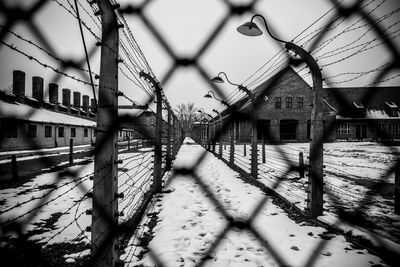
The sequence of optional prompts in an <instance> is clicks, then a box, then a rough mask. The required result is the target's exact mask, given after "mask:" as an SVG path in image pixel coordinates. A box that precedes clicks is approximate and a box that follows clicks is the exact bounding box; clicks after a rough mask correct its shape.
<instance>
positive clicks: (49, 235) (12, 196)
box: [0, 148, 153, 263]
mask: <svg viewBox="0 0 400 267" xmlns="http://www.w3.org/2000/svg"><path fill="white" fill-rule="evenodd" d="M152 156H153V152H152V150H151V149H149V148H142V149H140V151H138V152H129V153H124V154H119V156H118V158H119V159H122V160H123V163H122V164H120V165H119V166H118V167H119V168H118V192H119V193H123V194H124V198H122V199H119V206H118V208H119V211H122V212H123V216H121V217H120V221H121V222H123V221H124V220H126V219H127V218H129V217H130V216H132V214H133V213H135V211H136V209H137V207H138V205H139V204H140V202H141V200H142V198H143V195H144V194H145V193H146V192H148V191H149V190H150V188H151V184H152V182H151V175H152V171H151V168H152V166H153V163H152ZM65 171H67V172H70V173H71V174H72V175H64V174H63V173H65ZM93 172H94V163H93V162H90V163H88V164H85V165H76V166H72V167H69V168H67V169H65V170H63V171H59V172H49V173H44V174H41V175H38V176H36V177H34V178H32V179H31V180H30V181H28V182H26V183H24V184H23V185H22V186H19V187H17V188H7V189H1V190H0V203H1V209H0V223H6V222H8V223H10V222H17V223H19V224H21V225H22V226H23V227H22V231H23V233H28V235H29V239H30V240H33V241H36V242H37V243H40V245H42V247H43V248H46V247H47V246H49V245H53V244H63V247H67V246H69V245H70V244H75V245H76V248H75V250H76V251H75V253H71V254H69V255H64V258H65V259H66V262H69V263H73V262H75V259H76V258H79V257H82V256H85V255H88V253H89V245H90V232H88V231H86V229H87V227H89V226H90V225H91V220H92V216H91V214H90V213H87V211H88V210H89V211H90V210H91V209H92V199H91V198H89V197H88V195H87V193H88V192H91V191H92V189H93V181H92V180H91V179H90V177H91V176H93ZM2 234H3V233H2ZM78 245H79V246H78ZM69 247H70V246H69ZM61 253H62V252H61ZM66 253H67V252H65V253H64V254H66Z"/></svg>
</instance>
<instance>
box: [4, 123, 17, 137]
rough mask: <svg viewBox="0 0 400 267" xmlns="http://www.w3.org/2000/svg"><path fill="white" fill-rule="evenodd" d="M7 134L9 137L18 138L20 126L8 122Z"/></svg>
mask: <svg viewBox="0 0 400 267" xmlns="http://www.w3.org/2000/svg"><path fill="white" fill-rule="evenodd" d="M6 136H7V138H17V137H18V128H17V125H16V124H14V123H9V124H7V127H6Z"/></svg>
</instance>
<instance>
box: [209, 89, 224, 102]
mask: <svg viewBox="0 0 400 267" xmlns="http://www.w3.org/2000/svg"><path fill="white" fill-rule="evenodd" d="M207 94H208V95H209V94H212V97H213V98H214V99H216V100H218V101H221V102H222V101H224V100H222V99H219V98H218V97H216V96H215V94H214V92H213V91H208V93H207ZM208 97H210V96H208Z"/></svg>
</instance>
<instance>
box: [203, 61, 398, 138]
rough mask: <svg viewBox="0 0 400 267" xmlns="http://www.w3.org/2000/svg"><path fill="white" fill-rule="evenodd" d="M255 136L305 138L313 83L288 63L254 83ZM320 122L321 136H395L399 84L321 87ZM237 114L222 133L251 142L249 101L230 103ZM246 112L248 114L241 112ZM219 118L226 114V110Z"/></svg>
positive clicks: (212, 125)
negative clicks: (305, 79)
mask: <svg viewBox="0 0 400 267" xmlns="http://www.w3.org/2000/svg"><path fill="white" fill-rule="evenodd" d="M252 93H253V94H254V96H255V98H256V99H259V101H260V102H259V106H258V108H257V110H256V116H257V135H258V136H257V139H258V140H261V139H263V138H265V140H267V141H274V142H277V141H278V142H307V141H309V139H310V131H311V112H312V101H313V90H312V88H311V87H310V86H309V85H308V84H307V83H306V82H305V81H304V80H303V79H302V78H301V77H300V76H299V75H298V74H297V73H296V72H295V71H294V70H293V69H292V68H291V67H285V68H284V69H282V70H281V71H279V72H278V73H276V74H275V75H274V76H273V77H271V78H270V79H268V80H267V81H265V82H263V83H262V84H261V85H259V86H258V87H256V88H255V89H254V90H253V91H252ZM321 105H322V110H323V125H324V133H325V140H326V141H334V140H337V139H345V140H381V139H385V140H386V139H388V140H395V139H400V118H399V108H398V106H399V105H400V87H373V88H371V87H369V88H324V89H323V92H322V103H321ZM232 107H234V108H235V109H237V110H238V111H239V112H240V113H241V114H244V116H243V119H241V118H240V117H239V118H238V119H237V120H235V122H234V127H233V128H230V129H228V130H227V131H225V132H224V134H223V140H229V136H230V133H229V132H230V131H231V130H233V131H234V139H235V141H237V142H250V140H251V136H252V135H251V129H252V127H251V122H250V120H249V116H250V114H251V112H253V110H252V103H251V101H250V99H249V98H248V97H245V98H243V99H240V100H239V101H237V102H236V103H233V104H232ZM246 114H247V116H246ZM221 116H222V120H223V121H225V120H226V119H227V118H229V116H230V115H229V112H228V111H227V110H226V111H224V112H222V113H221ZM220 120H221V119H220V117H215V118H214V119H213V120H212V121H211V122H210V125H209V128H208V129H209V131H210V135H211V136H213V135H214V134H215V132H216V130H217V129H219V127H220V124H221V121H220Z"/></svg>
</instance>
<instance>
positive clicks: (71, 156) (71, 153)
mask: <svg viewBox="0 0 400 267" xmlns="http://www.w3.org/2000/svg"><path fill="white" fill-rule="evenodd" d="M73 164H74V139H72V138H70V139H69V165H70V166H72V165H73Z"/></svg>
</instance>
